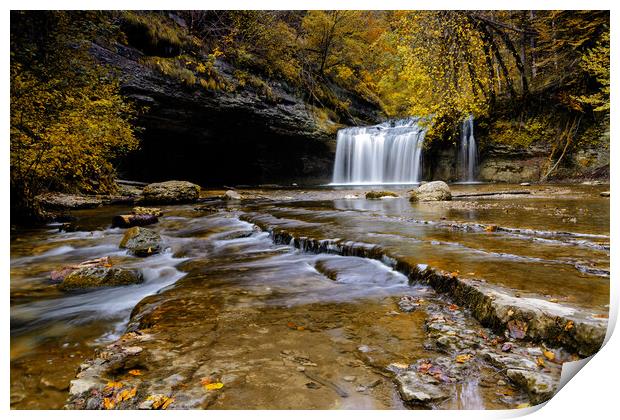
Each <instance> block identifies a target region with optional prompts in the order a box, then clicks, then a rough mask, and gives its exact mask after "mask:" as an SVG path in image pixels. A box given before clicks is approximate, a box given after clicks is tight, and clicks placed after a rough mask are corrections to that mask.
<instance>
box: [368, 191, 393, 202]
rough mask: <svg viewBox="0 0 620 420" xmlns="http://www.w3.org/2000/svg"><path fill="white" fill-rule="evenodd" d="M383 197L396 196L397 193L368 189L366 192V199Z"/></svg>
mask: <svg viewBox="0 0 620 420" xmlns="http://www.w3.org/2000/svg"><path fill="white" fill-rule="evenodd" d="M384 197H398V194H396V193H393V192H392V191H368V192H367V193H366V199H367V200H378V199H381V198H384Z"/></svg>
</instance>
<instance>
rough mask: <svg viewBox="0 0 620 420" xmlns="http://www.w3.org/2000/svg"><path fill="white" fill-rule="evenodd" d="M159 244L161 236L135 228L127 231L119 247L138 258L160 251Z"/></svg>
mask: <svg viewBox="0 0 620 420" xmlns="http://www.w3.org/2000/svg"><path fill="white" fill-rule="evenodd" d="M161 242H162V240H161V236H159V234H158V233H157V232H154V231H152V230H150V229H146V228H142V227H138V226H135V227H132V228H130V229H127V231H126V232H125V235H124V236H123V239H122V240H121V243H120V244H119V247H120V248H126V249H128V250H129V251H130V252H131V253H132V254H134V255H136V256H138V257H148V256H149V255H152V254H156V253H157V252H159V251H161V248H162V243H161Z"/></svg>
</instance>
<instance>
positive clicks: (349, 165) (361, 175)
mask: <svg viewBox="0 0 620 420" xmlns="http://www.w3.org/2000/svg"><path fill="white" fill-rule="evenodd" d="M419 122H420V119H419V118H408V119H403V120H397V121H388V122H385V123H382V124H378V125H373V126H369V127H352V128H345V129H342V130H340V131H338V139H337V140H338V143H337V146H336V161H335V163H334V174H333V181H332V184H367V185H376V184H416V183H418V182H420V175H421V171H422V146H423V142H424V136H425V135H426V128H425V127H423V126H422V125H420V124H418V123H419Z"/></svg>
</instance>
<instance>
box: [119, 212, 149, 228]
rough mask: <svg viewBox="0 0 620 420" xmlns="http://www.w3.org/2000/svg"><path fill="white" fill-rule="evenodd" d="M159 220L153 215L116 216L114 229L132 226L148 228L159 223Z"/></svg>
mask: <svg viewBox="0 0 620 420" xmlns="http://www.w3.org/2000/svg"><path fill="white" fill-rule="evenodd" d="M158 220H159V219H157V216H155V215H152V214H121V215H119V216H114V218H113V219H112V227H120V228H128V227H132V226H146V225H151V224H153V223H157V222H158Z"/></svg>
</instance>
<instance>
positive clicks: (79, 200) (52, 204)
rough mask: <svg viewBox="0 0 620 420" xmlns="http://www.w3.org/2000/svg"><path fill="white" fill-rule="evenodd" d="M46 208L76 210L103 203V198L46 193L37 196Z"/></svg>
mask: <svg viewBox="0 0 620 420" xmlns="http://www.w3.org/2000/svg"><path fill="white" fill-rule="evenodd" d="M35 200H36V201H37V203H38V204H39V205H41V206H42V207H43V208H46V209H53V210H76V209H91V208H94V207H99V206H100V205H101V204H103V201H104V200H103V198H102V197H98V196H93V195H81V194H63V193H44V194H41V195H39V196H37V197H36V198H35Z"/></svg>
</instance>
